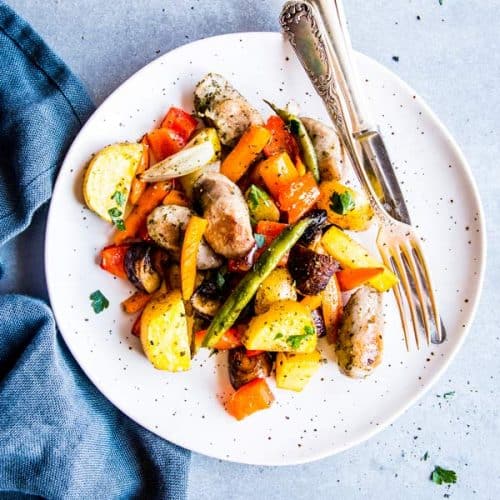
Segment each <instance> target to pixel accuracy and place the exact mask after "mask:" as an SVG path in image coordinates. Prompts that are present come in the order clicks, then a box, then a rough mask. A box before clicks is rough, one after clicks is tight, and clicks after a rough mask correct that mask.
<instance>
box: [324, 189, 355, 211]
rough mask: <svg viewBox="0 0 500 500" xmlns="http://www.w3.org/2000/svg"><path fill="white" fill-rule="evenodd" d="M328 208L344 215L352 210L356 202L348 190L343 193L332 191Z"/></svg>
mask: <svg viewBox="0 0 500 500" xmlns="http://www.w3.org/2000/svg"><path fill="white" fill-rule="evenodd" d="M330 202H331V203H330V208H331V209H332V210H333V211H334V212H335V213H337V214H339V215H345V214H346V213H348V212H351V211H352V210H354V208H355V206H356V204H355V203H354V200H353V199H352V196H351V193H349V191H344V192H343V193H340V194H339V193H333V194H332V196H331V197H330Z"/></svg>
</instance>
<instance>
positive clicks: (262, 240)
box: [253, 233, 266, 248]
mask: <svg viewBox="0 0 500 500" xmlns="http://www.w3.org/2000/svg"><path fill="white" fill-rule="evenodd" d="M253 237H254V238H255V243H257V248H262V247H263V246H264V245H265V243H266V237H265V236H264V235H263V234H259V233H255V234H254V235H253Z"/></svg>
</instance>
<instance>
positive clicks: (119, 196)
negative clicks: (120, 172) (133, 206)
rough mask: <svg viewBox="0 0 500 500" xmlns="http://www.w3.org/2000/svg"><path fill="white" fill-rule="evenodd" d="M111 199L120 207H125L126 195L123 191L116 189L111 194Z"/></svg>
mask: <svg viewBox="0 0 500 500" xmlns="http://www.w3.org/2000/svg"><path fill="white" fill-rule="evenodd" d="M111 199H112V200H114V201H116V204H117V205H118V206H119V207H123V205H124V204H125V195H124V194H123V193H122V192H121V191H115V192H114V193H113V194H112V195H111Z"/></svg>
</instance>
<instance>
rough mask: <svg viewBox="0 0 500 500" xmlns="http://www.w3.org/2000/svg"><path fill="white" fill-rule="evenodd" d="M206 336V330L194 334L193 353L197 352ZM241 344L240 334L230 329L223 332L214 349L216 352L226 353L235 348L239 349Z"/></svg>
mask: <svg viewBox="0 0 500 500" xmlns="http://www.w3.org/2000/svg"><path fill="white" fill-rule="evenodd" d="M206 334H207V330H200V331H199V332H196V333H195V335H194V344H195V351H198V350H199V349H200V348H201V346H202V344H203V339H204V338H205V335H206ZM240 345H242V344H241V339H240V334H239V332H238V329H237V328H230V329H229V330H227V331H225V332H224V334H223V335H222V337H221V338H220V339H219V341H218V342H217V344H215V346H214V349H217V350H218V351H227V350H229V349H234V348H235V347H239V346H240Z"/></svg>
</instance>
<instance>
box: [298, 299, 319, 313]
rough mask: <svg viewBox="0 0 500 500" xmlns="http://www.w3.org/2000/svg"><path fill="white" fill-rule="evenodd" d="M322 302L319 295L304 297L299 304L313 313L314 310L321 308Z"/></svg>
mask: <svg viewBox="0 0 500 500" xmlns="http://www.w3.org/2000/svg"><path fill="white" fill-rule="evenodd" d="M322 302H323V301H322V300H321V295H306V296H305V297H304V298H303V299H302V300H301V301H300V303H301V304H302V305H303V306H306V307H307V308H308V309H309V311H314V310H315V309H318V307H321V303H322Z"/></svg>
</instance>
